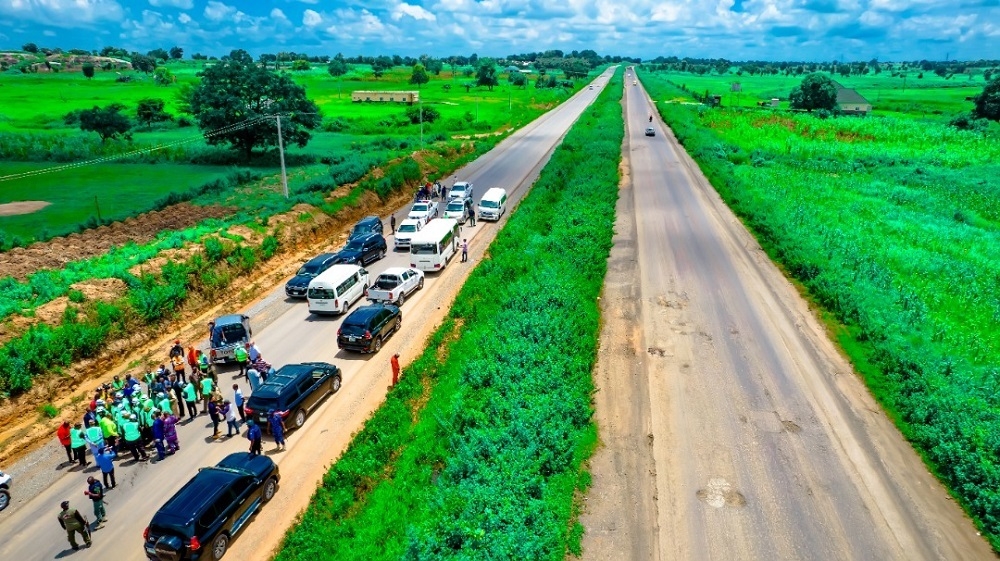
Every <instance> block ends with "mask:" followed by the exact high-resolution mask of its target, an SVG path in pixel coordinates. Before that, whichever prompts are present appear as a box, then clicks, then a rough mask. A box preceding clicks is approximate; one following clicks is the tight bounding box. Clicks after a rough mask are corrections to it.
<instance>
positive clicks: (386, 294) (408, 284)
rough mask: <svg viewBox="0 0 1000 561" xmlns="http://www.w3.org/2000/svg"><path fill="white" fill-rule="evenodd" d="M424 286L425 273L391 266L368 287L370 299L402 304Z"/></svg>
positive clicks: (397, 304)
mask: <svg viewBox="0 0 1000 561" xmlns="http://www.w3.org/2000/svg"><path fill="white" fill-rule="evenodd" d="M423 287H424V273H423V271H418V270H416V269H408V268H406V267H391V268H389V269H386V270H385V271H384V272H383V273H382V274H381V275H379V276H378V277H377V278H376V279H375V282H373V283H372V285H371V286H370V287H368V299H369V300H371V301H372V302H376V303H387V304H394V305H396V306H402V305H403V302H404V301H405V300H406V297H407V296H409V295H410V294H413V293H414V292H416V291H417V290H420V289H421V288H423Z"/></svg>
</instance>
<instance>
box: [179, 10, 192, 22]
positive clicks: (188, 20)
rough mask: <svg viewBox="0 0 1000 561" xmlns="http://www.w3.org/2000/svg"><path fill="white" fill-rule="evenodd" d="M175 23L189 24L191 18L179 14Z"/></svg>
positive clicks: (182, 13)
mask: <svg viewBox="0 0 1000 561" xmlns="http://www.w3.org/2000/svg"><path fill="white" fill-rule="evenodd" d="M177 21H179V22H181V23H191V16H189V15H187V14H185V13H184V12H181V15H179V16H177Z"/></svg>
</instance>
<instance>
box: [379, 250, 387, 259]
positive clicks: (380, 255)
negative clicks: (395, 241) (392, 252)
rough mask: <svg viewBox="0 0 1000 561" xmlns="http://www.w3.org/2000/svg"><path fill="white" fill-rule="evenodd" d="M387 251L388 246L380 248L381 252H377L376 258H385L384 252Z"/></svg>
mask: <svg viewBox="0 0 1000 561" xmlns="http://www.w3.org/2000/svg"><path fill="white" fill-rule="evenodd" d="M388 251H389V250H388V248H382V253H379V254H378V258H379V259H385V254H386V252H388Z"/></svg>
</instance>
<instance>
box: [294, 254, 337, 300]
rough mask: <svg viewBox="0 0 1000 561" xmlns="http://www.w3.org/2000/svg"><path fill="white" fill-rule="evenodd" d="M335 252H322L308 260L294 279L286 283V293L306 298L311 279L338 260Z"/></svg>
mask: <svg viewBox="0 0 1000 561" xmlns="http://www.w3.org/2000/svg"><path fill="white" fill-rule="evenodd" d="M334 256H335V255H334V254H333V253H321V254H319V255H317V256H316V257H313V258H312V259H310V260H309V261H306V264H305V265H302V267H300V268H299V272H297V273H295V276H294V277H292V280H290V281H288V282H287V283H285V294H286V295H288V296H292V297H298V298H305V297H306V291H307V290H308V288H309V281H311V280H313V279H314V278H316V277H318V276H319V274H320V273H322V272H323V271H325V270H327V269H329V268H330V267H331V266H333V264H334V263H335V262H336V261H335V260H334Z"/></svg>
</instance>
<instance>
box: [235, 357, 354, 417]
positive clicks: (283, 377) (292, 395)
mask: <svg viewBox="0 0 1000 561" xmlns="http://www.w3.org/2000/svg"><path fill="white" fill-rule="evenodd" d="M340 384H341V374H340V369H339V368H337V367H336V366H334V365H332V364H330V363H327V362H304V363H302V364H286V365H285V366H282V367H281V368H279V369H278V370H277V371H275V372H274V373H273V374H271V375H270V376H268V377H267V381H266V382H264V384H263V385H261V386H260V387H259V388H257V389H256V390H255V391H254V392H253V394H251V395H250V399H248V400H247V403H246V405H245V406H244V412H246V414H247V417H249V418H251V419H253V420H254V422H255V423H257V424H259V425H260V426H261V428H263V429H264V430H269V428H268V425H267V412H268V411H272V410H273V411H275V412H276V413H278V414H279V415H281V417H282V418H283V419H286V420H290V423H286V426H287V427H288V428H289V429H299V428H302V425H304V424H305V422H306V416H308V415H309V414H310V413H312V412H313V411H315V410H316V407H318V406H319V404H320V403H322V401H323V399H324V398H326V397H327V396H329V395H333V394H335V393H337V392H338V391H340Z"/></svg>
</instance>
